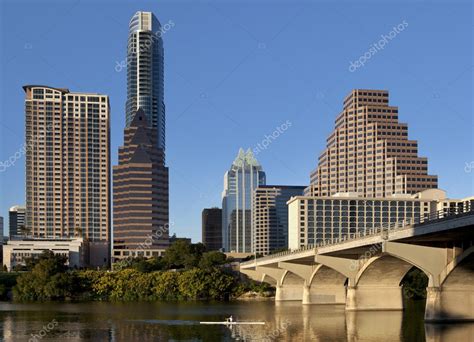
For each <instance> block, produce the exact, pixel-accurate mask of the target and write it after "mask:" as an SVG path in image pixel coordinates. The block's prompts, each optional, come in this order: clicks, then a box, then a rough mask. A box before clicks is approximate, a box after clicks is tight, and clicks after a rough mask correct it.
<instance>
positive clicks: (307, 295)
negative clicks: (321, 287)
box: [302, 284, 312, 305]
mask: <svg viewBox="0 0 474 342" xmlns="http://www.w3.org/2000/svg"><path fill="white" fill-rule="evenodd" d="M302 303H303V305H304V304H312V303H311V287H310V286H308V285H306V284H305V285H304V286H303V301H302Z"/></svg>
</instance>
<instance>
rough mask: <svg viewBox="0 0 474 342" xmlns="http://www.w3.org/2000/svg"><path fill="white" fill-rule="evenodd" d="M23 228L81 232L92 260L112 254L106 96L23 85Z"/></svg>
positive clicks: (41, 234)
mask: <svg viewBox="0 0 474 342" xmlns="http://www.w3.org/2000/svg"><path fill="white" fill-rule="evenodd" d="M23 89H24V90H25V93H26V97H25V107H26V146H25V150H26V228H27V230H28V231H29V232H30V234H31V236H32V237H34V238H71V237H83V238H84V239H85V240H87V241H88V242H89V243H90V251H91V255H90V257H91V259H90V264H91V265H96V264H97V265H102V264H104V263H107V262H108V258H109V256H110V176H109V174H110V137H109V115H110V107H109V98H108V96H106V95H100V94H91V93H72V92H70V91H69V90H68V89H62V88H52V87H48V86H41V85H26V86H24V87H23Z"/></svg>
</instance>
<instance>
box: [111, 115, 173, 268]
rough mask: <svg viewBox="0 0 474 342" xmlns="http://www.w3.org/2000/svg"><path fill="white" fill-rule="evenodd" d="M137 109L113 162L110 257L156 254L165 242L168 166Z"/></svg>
mask: <svg viewBox="0 0 474 342" xmlns="http://www.w3.org/2000/svg"><path fill="white" fill-rule="evenodd" d="M156 139H157V132H156V130H155V129H154V128H153V127H150V125H149V123H148V121H147V117H146V115H145V112H144V111H143V110H141V109H139V110H138V111H137V113H136V114H135V115H134V116H133V120H132V121H131V122H130V124H129V125H128V127H127V128H125V132H124V145H123V146H121V147H120V148H119V163H118V165H116V166H114V171H113V172H114V177H113V178H114V249H113V257H114V260H117V259H121V258H127V257H130V256H145V257H151V256H159V255H161V253H162V252H163V251H164V249H165V248H166V247H167V246H168V236H169V225H168V219H169V218H168V168H167V167H165V166H164V163H163V158H164V155H163V150H162V149H161V148H158V146H157V144H156Z"/></svg>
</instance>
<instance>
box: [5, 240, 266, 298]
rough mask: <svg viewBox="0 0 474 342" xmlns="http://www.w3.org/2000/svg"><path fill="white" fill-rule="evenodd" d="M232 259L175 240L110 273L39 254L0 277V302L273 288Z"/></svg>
mask: <svg viewBox="0 0 474 342" xmlns="http://www.w3.org/2000/svg"><path fill="white" fill-rule="evenodd" d="M232 261H233V260H231V259H228V258H226V255H225V254H223V253H221V252H217V251H206V250H205V247H204V245H202V244H190V243H188V242H186V241H182V240H178V241H176V242H175V243H174V244H173V245H171V246H170V248H169V249H168V250H167V252H166V254H165V255H164V256H163V257H157V258H151V259H145V258H133V259H126V260H122V261H121V262H119V263H116V264H114V265H112V270H91V269H84V270H71V269H68V267H67V266H66V258H65V257H63V256H60V255H55V254H54V253H52V252H51V251H45V252H44V253H43V254H42V255H41V256H39V257H37V258H35V259H30V260H28V261H27V262H26V266H23V267H21V268H19V269H18V270H17V272H9V273H7V272H1V273H0V295H1V296H2V298H1V299H2V300H6V299H9V298H11V299H13V300H14V301H27V302H34V301H68V300H73V301H179V300H231V299H236V298H238V297H240V296H242V295H244V294H246V293H249V292H250V293H258V294H259V295H260V296H262V297H264V296H271V295H272V294H273V293H274V289H273V288H272V287H271V286H270V285H268V284H266V283H259V282H255V281H252V280H250V279H248V278H247V277H245V276H242V275H240V274H239V272H237V271H235V270H233V269H232V267H231V262H232Z"/></svg>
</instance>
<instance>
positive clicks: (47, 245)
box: [3, 238, 87, 271]
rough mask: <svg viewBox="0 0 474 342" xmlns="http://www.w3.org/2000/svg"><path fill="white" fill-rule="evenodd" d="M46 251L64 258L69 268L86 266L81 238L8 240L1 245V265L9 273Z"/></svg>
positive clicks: (85, 251)
mask: <svg viewBox="0 0 474 342" xmlns="http://www.w3.org/2000/svg"><path fill="white" fill-rule="evenodd" d="M47 250H50V251H52V252H53V253H54V254H60V255H64V256H66V258H67V265H68V266H69V267H83V266H85V264H86V262H85V261H86V258H85V256H86V255H87V248H86V246H85V245H84V241H83V239H82V238H75V239H31V238H30V239H28V238H26V239H21V240H10V241H8V243H7V244H4V245H3V264H4V265H5V266H6V267H7V269H8V271H11V270H12V268H14V267H15V266H17V265H25V260H26V259H28V258H31V257H35V256H39V255H40V254H41V253H43V252H44V251H47Z"/></svg>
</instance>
